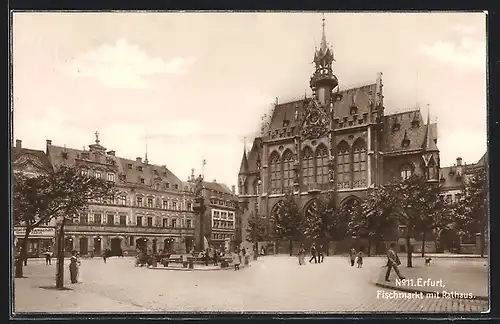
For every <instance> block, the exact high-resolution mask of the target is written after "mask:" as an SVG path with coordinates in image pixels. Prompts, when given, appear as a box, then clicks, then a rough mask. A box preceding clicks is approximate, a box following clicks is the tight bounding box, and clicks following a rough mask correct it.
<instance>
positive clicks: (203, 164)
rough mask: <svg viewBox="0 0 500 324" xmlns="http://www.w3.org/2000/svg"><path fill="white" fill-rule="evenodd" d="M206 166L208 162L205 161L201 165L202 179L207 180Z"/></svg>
mask: <svg viewBox="0 0 500 324" xmlns="http://www.w3.org/2000/svg"><path fill="white" fill-rule="evenodd" d="M205 164H207V160H205V159H203V162H202V163H201V177H202V178H203V179H205Z"/></svg>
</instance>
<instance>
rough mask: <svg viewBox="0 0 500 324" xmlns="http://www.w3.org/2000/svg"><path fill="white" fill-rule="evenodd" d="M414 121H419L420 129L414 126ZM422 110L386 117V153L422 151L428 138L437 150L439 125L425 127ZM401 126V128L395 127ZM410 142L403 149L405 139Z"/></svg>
mask: <svg viewBox="0 0 500 324" xmlns="http://www.w3.org/2000/svg"><path fill="white" fill-rule="evenodd" d="M414 120H418V127H415V126H414V125H416V124H414V125H412V122H413V121H414ZM421 120H422V116H421V112H420V110H418V109H417V110H411V111H406V112H402V113H397V114H391V115H385V116H384V133H385V151H386V152H394V151H408V150H415V149H422V148H423V145H424V143H425V141H426V136H429V137H430V138H431V141H432V142H433V143H434V145H435V147H436V150H437V145H436V143H437V124H435V123H434V124H429V127H427V125H423V124H422V122H421ZM396 124H397V125H399V128H396V127H394V126H395V125H396ZM405 133H406V138H407V139H408V140H409V143H408V146H405V147H403V145H402V143H403V139H404V138H405Z"/></svg>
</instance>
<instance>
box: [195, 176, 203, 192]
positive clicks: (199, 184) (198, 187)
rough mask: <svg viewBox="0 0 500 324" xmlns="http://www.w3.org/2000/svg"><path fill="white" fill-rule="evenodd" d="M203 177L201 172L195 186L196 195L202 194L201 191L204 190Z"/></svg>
mask: <svg viewBox="0 0 500 324" xmlns="http://www.w3.org/2000/svg"><path fill="white" fill-rule="evenodd" d="M203 188H204V187H203V177H202V176H201V174H200V175H199V176H198V178H196V180H195V187H194V192H195V194H196V196H201V191H202V190H203Z"/></svg>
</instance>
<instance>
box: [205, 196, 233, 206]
mask: <svg viewBox="0 0 500 324" xmlns="http://www.w3.org/2000/svg"><path fill="white" fill-rule="evenodd" d="M210 204H211V205H220V206H226V207H233V208H236V203H235V202H233V201H227V200H223V199H217V198H210Z"/></svg>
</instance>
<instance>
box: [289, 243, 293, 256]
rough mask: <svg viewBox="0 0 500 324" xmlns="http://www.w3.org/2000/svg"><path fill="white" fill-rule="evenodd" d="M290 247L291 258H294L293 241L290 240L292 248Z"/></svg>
mask: <svg viewBox="0 0 500 324" xmlns="http://www.w3.org/2000/svg"><path fill="white" fill-rule="evenodd" d="M289 247H290V256H292V255H293V253H292V252H293V251H292V250H293V240H290V246H289Z"/></svg>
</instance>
